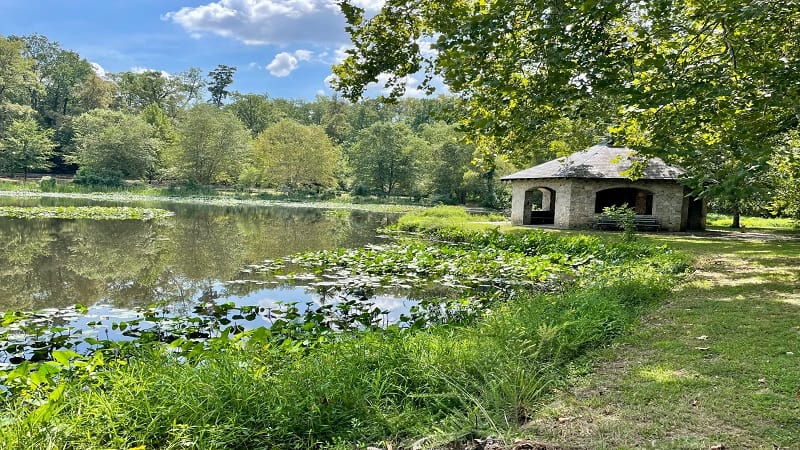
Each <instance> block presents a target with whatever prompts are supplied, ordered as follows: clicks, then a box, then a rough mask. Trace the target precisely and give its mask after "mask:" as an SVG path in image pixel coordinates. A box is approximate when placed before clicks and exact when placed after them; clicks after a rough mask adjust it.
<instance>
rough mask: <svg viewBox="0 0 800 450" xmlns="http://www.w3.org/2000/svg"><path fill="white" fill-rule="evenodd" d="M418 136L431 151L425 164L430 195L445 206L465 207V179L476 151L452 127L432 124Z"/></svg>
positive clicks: (438, 123) (424, 128)
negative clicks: (446, 203) (451, 204)
mask: <svg viewBox="0 0 800 450" xmlns="http://www.w3.org/2000/svg"><path fill="white" fill-rule="evenodd" d="M420 135H421V136H422V138H423V139H425V141H427V142H428V144H429V145H430V147H431V155H430V159H429V160H428V161H427V164H426V165H427V167H428V171H429V172H430V175H429V177H430V186H431V189H430V191H431V192H432V193H433V194H434V195H436V196H438V197H439V198H441V199H444V200H445V201H447V202H448V203H465V202H466V200H467V193H468V187H467V182H466V180H465V178H464V175H465V174H466V173H467V172H468V171H469V170H470V169H472V164H471V162H472V154H473V152H474V151H475V147H474V146H472V145H469V144H467V143H465V142H464V136H463V135H462V134H461V133H459V132H458V131H457V130H456V128H455V127H454V126H453V125H447V124H446V123H444V122H435V123H431V124H426V125H423V126H422V129H421V130H420Z"/></svg>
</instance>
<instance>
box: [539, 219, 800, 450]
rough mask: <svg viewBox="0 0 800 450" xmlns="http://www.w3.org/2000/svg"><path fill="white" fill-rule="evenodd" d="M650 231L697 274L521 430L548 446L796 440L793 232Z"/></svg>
mask: <svg viewBox="0 0 800 450" xmlns="http://www.w3.org/2000/svg"><path fill="white" fill-rule="evenodd" d="M655 236H656V237H653V238H652V239H655V240H657V241H661V242H664V243H667V244H669V245H670V246H672V247H674V248H678V249H682V250H685V251H687V252H689V253H691V254H693V255H695V256H696V257H697V260H696V270H695V272H694V273H693V274H692V275H691V276H690V277H689V278H687V280H686V282H685V284H683V285H681V286H676V290H675V292H674V293H673V294H672V296H671V297H670V298H669V300H668V301H667V302H666V303H664V304H663V305H662V306H660V307H659V308H657V309H655V310H653V311H652V312H651V313H650V314H648V315H646V316H645V317H644V318H643V319H642V324H641V326H639V327H638V328H637V329H636V330H635V331H634V332H633V333H631V334H629V335H628V336H626V337H625V338H623V339H622V340H621V341H620V342H618V343H617V344H616V345H615V346H613V347H611V348H607V349H604V350H601V351H598V352H596V353H595V354H594V355H592V357H591V358H589V360H588V361H590V362H589V363H588V364H590V365H591V368H590V373H589V374H588V375H584V376H576V377H575V378H574V379H573V380H572V382H571V383H570V384H569V385H567V386H565V387H564V388H563V389H562V390H561V391H560V392H559V393H558V394H556V395H554V396H553V397H551V398H550V401H549V403H548V404H546V405H545V406H544V407H543V408H542V409H541V410H540V412H539V414H538V415H537V417H535V419H534V420H533V421H531V422H530V423H529V424H528V425H527V430H526V434H527V435H528V437H530V438H532V439H534V440H535V441H537V442H542V443H547V444H550V445H553V446H554V447H555V448H592V449H605V448H615V449H617V448H619V449H627V448H631V449H633V448H637V449H638V448H652V449H675V448H681V449H709V448H726V449H739V448H767V449H775V448H791V449H797V448H800V284H798V282H799V281H800V240H793V241H788V240H772V241H761V242H759V241H741V240H730V239H728V240H719V239H697V238H689V237H676V236H674V235H671V236H663V237H659V236H657V235H655ZM548 448H549V447H548Z"/></svg>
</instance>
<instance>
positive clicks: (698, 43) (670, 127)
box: [334, 0, 800, 199]
mask: <svg viewBox="0 0 800 450" xmlns="http://www.w3.org/2000/svg"><path fill="white" fill-rule="evenodd" d="M341 8H342V11H343V12H344V14H345V16H346V18H347V21H348V23H349V27H348V31H349V32H350V34H351V37H352V40H353V43H354V47H353V48H352V49H350V50H348V53H349V56H348V57H347V59H345V60H344V61H343V62H342V63H341V64H339V65H338V66H336V67H335V68H334V72H335V74H336V75H337V80H336V81H335V83H336V85H337V86H338V88H339V90H340V91H341V92H342V93H343V94H344V95H345V97H347V98H349V99H356V98H359V97H360V96H361V95H362V94H363V92H364V89H365V87H366V86H367V85H368V84H369V83H372V82H375V81H377V80H378V77H379V75H382V74H389V75H390V76H389V78H388V79H389V82H388V83H387V84H388V87H389V88H391V89H392V92H393V95H394V96H395V97H397V96H399V95H401V94H403V92H404V89H405V84H404V77H407V76H410V75H414V74H417V73H418V72H422V73H424V74H425V75H426V77H425V79H426V83H427V84H423V87H431V86H432V84H431V83H432V81H431V80H433V79H434V76H435V75H438V76H441V77H442V79H443V80H444V82H445V83H446V84H447V86H448V87H449V89H450V90H451V91H453V92H455V93H457V94H459V95H460V96H461V97H463V98H464V99H465V100H466V103H465V106H466V113H467V114H466V115H465V117H466V120H465V124H466V125H467V127H468V128H469V129H470V130H471V131H472V132H473V134H474V135H475V136H488V137H491V138H493V139H494V140H495V142H496V144H497V145H498V149H499V150H500V151H501V152H504V153H506V154H513V153H514V152H515V151H518V149H520V148H527V149H528V150H527V151H528V152H542V151H548V149H541V148H539V149H537V148H530V147H529V146H528V143H530V142H532V141H536V140H537V139H539V137H540V136H541V132H542V131H546V130H547V127H548V126H550V124H552V123H554V122H555V121H560V120H565V119H566V120H569V121H573V122H576V123H581V122H583V123H586V122H593V123H595V124H600V125H602V126H601V127H599V129H598V134H599V135H600V136H602V135H606V137H608V138H612V139H614V140H615V143H618V144H622V145H628V146H631V147H633V148H635V149H637V150H640V151H642V152H645V153H647V154H653V155H658V156H662V157H664V158H665V159H667V160H668V161H670V162H675V163H679V164H682V165H684V166H685V167H686V168H687V169H689V173H690V174H691V176H692V182H691V183H690V184H691V185H692V186H693V187H694V188H695V189H696V191H697V192H701V193H706V194H709V195H712V194H713V195H723V196H724V195H732V196H733V197H734V198H739V199H741V198H744V197H746V196H748V195H750V193H751V192H750V191H749V190H748V189H747V188H744V189H739V187H746V186H747V185H748V184H749V181H752V180H754V177H755V176H757V174H758V173H760V172H761V170H762V169H763V168H764V166H765V165H766V163H767V161H768V160H769V159H770V153H771V149H772V146H773V142H774V141H773V138H774V137H776V136H778V135H781V134H783V133H785V132H787V131H789V130H792V129H795V128H796V127H797V126H798V118H799V117H800V114H798V113H800V111H799V110H798V107H799V105H800V76H798V73H800V47H799V46H797V45H795V44H796V42H798V41H800V2H798V1H796V0H790V1H784V2H775V1H770V0H744V1H742V0H711V1H702V2H701V1H697V0H636V1H633V0H623V1H617V0H566V1H560V2H550V1H544V2H522V1H503V2H493V1H488V2H462V1H456V0H421V1H413V2H412V1H408V0H393V1H388V2H386V3H385V4H384V6H383V8H382V9H381V11H380V12H379V13H378V14H376V15H375V16H373V17H371V18H367V17H366V16H365V14H364V11H363V10H362V9H361V8H359V7H358V6H356V5H355V4H354V3H352V2H349V1H344V2H343V3H341ZM528 159H536V158H535V157H533V158H531V157H529V158H528Z"/></svg>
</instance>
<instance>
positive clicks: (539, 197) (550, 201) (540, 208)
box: [522, 187, 556, 225]
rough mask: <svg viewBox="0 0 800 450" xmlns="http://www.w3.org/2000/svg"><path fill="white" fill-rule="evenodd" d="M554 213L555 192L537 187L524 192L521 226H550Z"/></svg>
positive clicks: (553, 219)
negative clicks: (523, 213) (523, 211)
mask: <svg viewBox="0 0 800 450" xmlns="http://www.w3.org/2000/svg"><path fill="white" fill-rule="evenodd" d="M555 213H556V191H555V190H553V189H550V188H546V187H537V188H533V189H529V190H527V191H525V215H524V216H523V218H522V224H523V225H536V224H552V223H554V221H555Z"/></svg>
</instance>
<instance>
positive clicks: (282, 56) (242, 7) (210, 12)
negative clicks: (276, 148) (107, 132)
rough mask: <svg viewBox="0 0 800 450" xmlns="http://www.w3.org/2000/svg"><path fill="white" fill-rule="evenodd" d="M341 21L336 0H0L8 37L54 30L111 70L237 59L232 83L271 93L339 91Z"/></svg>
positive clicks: (361, 1)
mask: <svg viewBox="0 0 800 450" xmlns="http://www.w3.org/2000/svg"><path fill="white" fill-rule="evenodd" d="M355 3H356V4H358V5H359V6H362V7H364V8H366V9H367V11H375V10H377V8H379V7H380V5H381V3H382V0H356V1H355ZM344 25H345V22H344V18H343V17H342V16H341V14H340V13H339V10H338V7H337V6H336V1H335V0H215V1H212V0H205V1H203V0H195V1H177V0H94V1H87V0H50V1H44V0H0V34H2V35H4V36H7V35H11V34H14V35H26V34H33V33H38V34H41V35H44V36H47V37H48V38H49V39H50V40H51V41H57V42H59V43H60V44H61V47H62V48H64V49H67V50H73V51H76V52H78V53H79V54H80V55H81V56H82V57H84V58H86V59H87V60H88V61H90V62H92V63H95V64H98V65H99V66H100V67H102V69H104V70H105V71H107V72H124V71H137V70H143V69H152V70H158V71H165V72H167V73H178V72H182V71H185V70H187V69H189V68H191V67H199V68H200V69H201V70H202V72H203V74H207V73H208V72H209V71H210V70H212V69H214V68H216V67H217V65H218V64H226V65H229V66H235V67H237V71H236V74H235V76H234V83H233V85H232V89H233V90H238V91H240V92H246V93H258V94H263V93H267V94H269V96H270V97H273V98H275V97H287V98H304V99H313V97H314V96H315V95H317V94H318V93H322V94H326V95H327V94H330V93H332V91H331V90H330V89H329V88H328V87H327V84H326V82H325V79H326V77H328V76H329V75H330V73H331V70H330V66H331V64H333V63H335V62H336V61H337V60H338V59H339V58H341V54H342V52H343V51H344V49H345V48H346V46H347V45H348V43H349V39H348V37H347V34H346V33H345V32H344ZM409 84H413V80H409ZM374 92H376V91H374Z"/></svg>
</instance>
